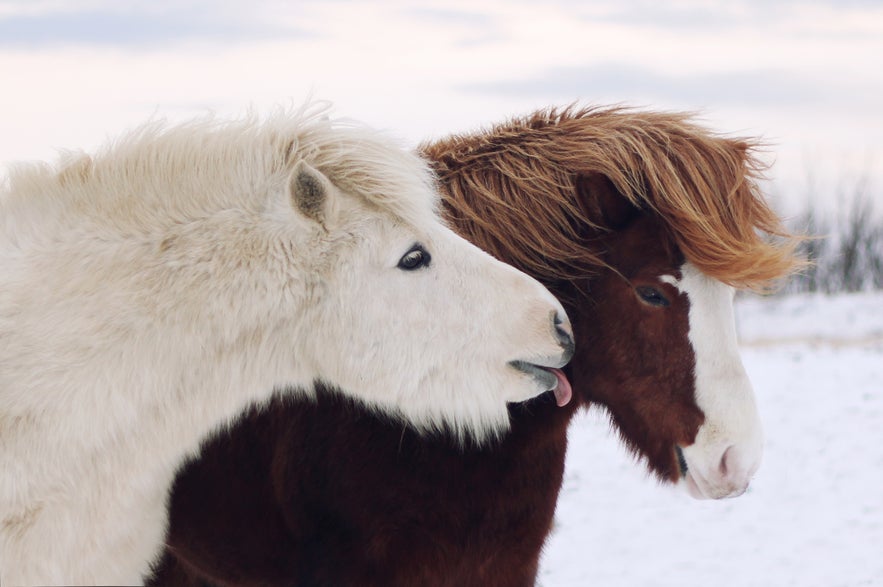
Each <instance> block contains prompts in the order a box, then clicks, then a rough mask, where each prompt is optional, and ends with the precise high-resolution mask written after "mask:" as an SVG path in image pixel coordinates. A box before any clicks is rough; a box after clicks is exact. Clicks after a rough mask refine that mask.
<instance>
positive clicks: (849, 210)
mask: <svg viewBox="0 0 883 587" xmlns="http://www.w3.org/2000/svg"><path fill="white" fill-rule="evenodd" d="M838 201H839V203H840V205H839V206H838V210H837V212H836V213H834V214H828V215H824V214H822V213H820V211H819V209H818V207H817V206H815V205H813V204H812V203H809V204H807V208H806V210H805V211H804V212H803V213H802V214H800V215H799V216H798V217H797V218H796V219H795V220H794V221H793V222H792V223H791V224H792V226H791V227H790V228H791V229H792V230H794V231H795V232H797V233H799V234H804V235H807V236H808V237H809V238H807V239H806V240H805V241H804V242H803V243H801V246H800V251H801V253H802V254H803V255H804V256H805V257H806V258H807V259H808V260H809V261H810V262H811V264H810V265H809V266H807V267H806V268H804V270H803V271H802V272H800V273H799V274H797V275H795V276H794V277H793V278H792V279H791V280H790V281H789V282H788V284H787V285H786V286H785V288H784V289H783V291H784V292H822V293H835V292H855V291H865V290H871V289H883V219H881V218H880V216H879V215H878V214H877V211H876V210H875V205H874V202H875V198H874V197H873V195H872V193H871V190H870V188H869V182H868V181H867V180H864V179H863V180H860V181H858V182H856V183H855V185H853V186H852V188H851V189H850V190H849V191H841V193H840V194H838Z"/></svg>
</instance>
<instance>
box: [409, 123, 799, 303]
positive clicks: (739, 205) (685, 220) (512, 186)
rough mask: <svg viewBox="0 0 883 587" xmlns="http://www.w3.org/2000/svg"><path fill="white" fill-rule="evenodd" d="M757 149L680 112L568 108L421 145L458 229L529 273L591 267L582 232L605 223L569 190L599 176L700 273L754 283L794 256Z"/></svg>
mask: <svg viewBox="0 0 883 587" xmlns="http://www.w3.org/2000/svg"><path fill="white" fill-rule="evenodd" d="M758 146H759V145H758V143H757V142H755V141H751V140H747V139H736V138H726V137H723V136H719V135H715V134H712V133H710V132H709V131H708V130H706V129H704V128H702V127H700V126H697V125H696V124H694V123H693V122H691V121H690V116H689V115H687V114H680V113H656V112H640V111H635V110H632V109H629V108H622V107H612V108H582V109H578V108H576V107H568V108H564V109H560V110H559V109H556V108H551V109H548V110H541V111H538V112H535V113H533V114H531V115H529V116H526V117H523V118H516V119H513V120H511V121H509V122H506V123H503V124H500V125H498V126H495V127H493V128H491V129H490V130H488V131H486V132H479V133H476V134H472V135H459V136H453V137H450V138H448V139H446V140H442V141H439V142H436V143H432V144H424V145H422V147H421V148H422V151H423V153H424V154H425V155H427V156H428V157H429V158H430V159H432V160H435V161H437V162H438V163H436V164H435V166H436V171H437V173H438V174H439V176H440V177H441V179H442V183H443V184H447V186H448V187H447V190H448V192H449V196H450V197H449V198H446V201H445V205H446V206H447V207H448V208H449V214H450V215H451V216H452V217H454V218H456V219H457V221H456V223H457V224H458V226H460V227H461V231H464V232H463V234H464V236H466V237H467V238H468V239H470V240H471V241H472V242H474V243H476V244H478V245H479V246H480V247H482V248H483V249H485V250H487V251H489V252H491V253H492V254H495V255H498V256H500V254H501V253H503V252H505V258H506V260H507V262H510V263H513V264H515V265H517V266H519V268H521V269H523V270H526V271H528V272H530V273H532V274H534V275H536V276H541V277H545V278H548V279H562V278H563V279H573V278H576V277H578V276H580V275H585V274H586V273H591V272H593V271H594V270H596V269H597V267H598V266H599V265H600V264H602V263H601V261H600V259H599V256H598V254H596V253H594V252H592V249H591V246H590V243H589V242H588V240H587V238H586V234H585V232H586V227H596V228H598V229H600V230H604V229H605V228H609V227H605V226H604V225H603V219H602V218H600V217H599V214H598V213H597V206H593V205H592V202H581V201H579V197H578V196H577V194H578V189H577V182H578V180H579V178H580V177H585V176H587V175H595V174H601V175H603V176H605V177H606V178H607V179H608V180H609V181H610V182H612V184H613V186H614V187H615V188H616V190H617V191H618V192H619V194H621V195H622V196H623V197H624V198H626V199H627V200H628V202H630V203H631V204H632V205H633V206H635V207H637V208H638V209H640V210H641V211H642V212H643V213H646V214H654V215H657V216H658V217H660V218H661V219H662V220H663V222H664V223H665V224H666V225H667V226H668V227H669V229H670V230H671V233H672V235H673V237H674V239H675V242H676V243H677V244H678V246H679V247H680V248H681V250H682V252H683V253H684V256H685V257H686V259H687V260H689V261H691V262H693V263H694V264H695V265H696V266H697V267H699V268H700V269H701V270H702V271H703V272H704V273H706V274H707V275H709V276H711V277H714V278H716V279H718V280H720V281H723V282H726V283H729V284H731V285H733V286H736V287H739V288H751V289H761V288H764V287H766V286H768V284H769V283H770V282H771V281H772V280H775V279H777V278H779V277H782V276H784V275H786V274H787V273H789V272H790V271H792V270H794V269H795V268H796V266H797V265H799V261H797V259H796V258H795V256H794V248H795V246H796V239H795V237H793V236H791V235H789V234H788V232H787V231H786V230H785V229H784V227H783V226H782V223H781V220H780V219H779V218H778V216H777V215H776V214H775V213H774V212H773V210H772V209H771V208H770V207H769V206H768V204H767V203H766V202H765V200H764V198H763V195H762V194H761V192H760V189H759V187H758V184H757V180H758V179H759V178H760V177H761V174H762V172H763V170H764V168H765V167H764V165H763V164H762V163H761V162H760V161H759V160H758V159H757V158H756V156H755V154H754V151H756V149H757V148H758ZM516 193H517V194H518V195H516ZM512 227H519V229H518V230H513V229H512ZM513 238H519V239H520V241H521V242H517V243H513V242H512V239H513ZM513 255H514V256H515V258H514V259H513ZM550 271H551V272H552V273H551V274H550Z"/></svg>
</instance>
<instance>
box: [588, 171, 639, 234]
mask: <svg viewBox="0 0 883 587" xmlns="http://www.w3.org/2000/svg"><path fill="white" fill-rule="evenodd" d="M576 189H577V194H578V195H579V201H580V204H581V205H582V206H583V209H584V210H585V211H586V212H587V213H588V216H589V218H590V219H591V220H592V222H594V223H595V224H598V225H600V226H603V227H604V228H607V229H610V230H621V229H623V228H625V227H626V226H627V225H628V224H630V223H631V222H632V221H633V220H634V219H635V218H637V217H638V216H639V215H640V210H639V209H638V208H637V207H635V206H634V205H633V204H632V203H631V202H629V201H628V199H626V197H625V196H623V195H622V194H620V193H619V191H618V190H617V189H616V187H614V185H613V182H611V181H610V180H609V179H608V178H607V177H606V176H605V175H603V174H601V173H589V174H581V175H580V176H579V177H577V180H576Z"/></svg>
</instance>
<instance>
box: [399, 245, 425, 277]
mask: <svg viewBox="0 0 883 587" xmlns="http://www.w3.org/2000/svg"><path fill="white" fill-rule="evenodd" d="M430 259H432V257H431V256H430V255H429V252H428V251H427V250H426V249H424V248H423V246H422V245H414V246H413V247H411V250H410V251H408V252H407V253H405V254H404V255H403V256H402V258H401V259H399V264H398V268H399V269H402V270H403V271H414V270H415V269H420V268H421V267H428V266H429V261H430Z"/></svg>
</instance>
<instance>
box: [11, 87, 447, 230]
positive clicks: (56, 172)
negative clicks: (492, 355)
mask: <svg viewBox="0 0 883 587" xmlns="http://www.w3.org/2000/svg"><path fill="white" fill-rule="evenodd" d="M328 111H329V105H327V104H325V103H309V104H306V105H304V106H302V107H300V108H299V109H280V110H278V111H276V112H274V113H272V114H271V115H269V116H267V117H266V118H264V119H261V118H259V117H258V116H257V115H255V114H250V115H248V116H245V117H243V118H241V119H238V120H232V121H221V120H218V119H216V118H215V117H214V116H207V117H205V118H202V119H198V120H195V121H191V122H187V123H183V124H178V125H168V124H166V123H164V122H161V121H152V122H149V123H147V124H144V125H142V126H141V127H139V128H137V129H135V130H134V131H132V132H129V133H128V134H126V135H124V136H123V137H122V138H120V139H118V140H116V141H113V142H111V143H109V144H108V145H106V146H104V147H103V148H102V149H100V150H99V151H98V152H96V153H95V154H94V155H87V154H85V153H82V152H70V153H65V154H64V155H63V156H62V157H61V158H60V159H59V161H58V163H57V164H55V165H54V166H52V165H48V164H45V163H39V164H23V165H22V164H20V165H16V166H14V167H13V168H11V169H10V173H9V178H8V181H7V186H5V191H7V192H8V193H9V194H12V195H15V196H18V197H21V198H22V199H27V200H29V203H28V207H33V204H34V202H35V200H36V199H42V201H44V202H45V206H46V207H48V208H50V209H51V207H52V206H53V204H54V203H61V202H63V201H68V202H70V201H75V202H76V206H75V208H76V209H77V210H78V211H80V212H83V211H87V213H88V211H91V212H92V213H96V212H97V213H99V214H107V212H108V211H109V210H117V211H119V210H125V212H124V214H125V215H126V216H127V217H130V218H131V219H132V220H133V221H135V222H138V221H145V222H146V221H147V219H149V218H151V217H155V216H157V215H158V214H157V212H156V211H157V210H163V211H167V212H169V213H170V214H169V215H170V216H172V217H175V216H178V215H179V214H180V213H185V212H187V211H189V212H194V211H200V210H203V209H206V208H209V209H217V208H223V207H240V208H246V209H249V208H255V209H260V208H261V207H262V206H263V204H264V202H263V201H262V200H261V198H260V197H259V196H260V195H262V194H266V193H267V191H268V190H272V189H282V187H283V186H285V185H287V184H286V181H285V179H286V178H287V176H288V174H289V173H290V172H291V170H292V169H293V168H294V165H295V163H296V162H297V161H299V160H304V161H306V162H307V163H309V164H310V165H312V166H313V167H315V168H316V169H318V170H319V171H321V172H322V173H323V174H325V175H326V176H327V177H328V178H329V179H330V180H331V182H332V183H334V184H335V185H336V186H338V187H339V188H341V189H343V190H345V191H347V192H348V193H350V194H352V195H354V196H356V197H357V198H361V199H363V200H366V201H368V202H370V203H371V204H373V205H374V206H376V207H378V208H380V209H383V210H387V211H389V212H390V213H391V214H393V215H394V216H396V217H399V218H401V219H402V220H404V221H405V222H407V223H409V224H416V225H420V224H421V223H425V222H427V221H428V220H429V219H430V218H431V217H433V216H434V215H436V213H437V210H438V196H437V192H436V189H435V185H434V178H433V176H432V173H431V171H430V170H429V168H428V166H427V165H426V163H425V162H424V161H422V160H421V159H420V158H419V157H418V156H417V155H415V154H413V153H412V152H410V151H409V150H407V149H405V148H404V146H403V145H400V144H399V143H398V142H397V141H395V140H394V139H392V138H391V137H389V136H386V135H385V134H384V133H381V132H379V131H375V130H373V129H370V128H367V127H365V126H363V125H361V124H359V123H357V122H354V121H349V120H345V119H337V120H332V119H330V118H329V117H328ZM254 196H258V197H254ZM197 213H198V212H197ZM169 215H167V216H169Z"/></svg>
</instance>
